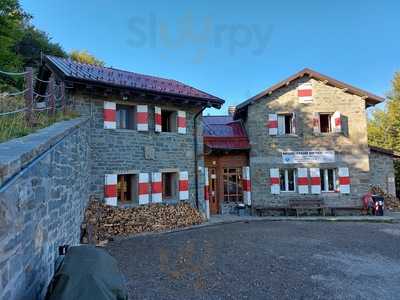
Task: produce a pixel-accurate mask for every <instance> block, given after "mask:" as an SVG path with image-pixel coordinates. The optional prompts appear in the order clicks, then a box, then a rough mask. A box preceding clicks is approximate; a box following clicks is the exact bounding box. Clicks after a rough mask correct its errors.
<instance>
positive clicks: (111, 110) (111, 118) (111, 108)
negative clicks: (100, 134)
mask: <svg viewBox="0 0 400 300" xmlns="http://www.w3.org/2000/svg"><path fill="white" fill-rule="evenodd" d="M116 109H117V105H116V104H115V102H109V101H104V111H103V116H104V129H116V128H117V122H116Z"/></svg>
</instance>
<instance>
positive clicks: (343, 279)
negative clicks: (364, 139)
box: [107, 221, 400, 299]
mask: <svg viewBox="0 0 400 300" xmlns="http://www.w3.org/2000/svg"><path fill="white" fill-rule="evenodd" d="M107 248H108V249H109V251H110V253H111V254H112V255H113V256H114V257H115V258H116V259H117V260H118V262H119V264H120V268H121V270H122V272H123V273H124V275H125V276H126V279H127V285H128V289H129V293H130V299H267V298H268V299H377V298H380V299H399V295H400V284H399V283H400V224H385V223H378V224H375V223H374V224H373V223H347V222H344V223H327V222H267V221H253V222H248V223H234V224H225V225H215V226H209V227H203V228H198V229H193V230H188V231H181V232H175V233H165V234H155V235H148V236H139V237H134V238H130V239H125V240H121V241H114V242H111V243H110V244H109V245H108V246H107Z"/></svg>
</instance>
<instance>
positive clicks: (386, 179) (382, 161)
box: [369, 150, 396, 196]
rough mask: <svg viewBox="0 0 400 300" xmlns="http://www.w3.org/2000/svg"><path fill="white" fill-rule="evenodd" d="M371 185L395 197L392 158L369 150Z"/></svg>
mask: <svg viewBox="0 0 400 300" xmlns="http://www.w3.org/2000/svg"><path fill="white" fill-rule="evenodd" d="M369 162H370V167H371V173H370V176H371V184H373V185H378V186H379V187H381V188H382V189H384V190H385V192H387V193H389V194H392V195H394V196H395V195H396V184H395V175H394V166H393V156H392V155H389V154H385V153H382V152H377V151H373V150H371V154H370V156H369Z"/></svg>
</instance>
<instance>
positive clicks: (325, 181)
mask: <svg viewBox="0 0 400 300" xmlns="http://www.w3.org/2000/svg"><path fill="white" fill-rule="evenodd" d="M336 172H337V171H336V169H321V170H320V176H321V191H323V192H334V191H336V187H337V185H338V184H337V182H336V178H337V176H336Z"/></svg>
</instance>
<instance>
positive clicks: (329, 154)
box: [282, 151, 335, 164]
mask: <svg viewBox="0 0 400 300" xmlns="http://www.w3.org/2000/svg"><path fill="white" fill-rule="evenodd" d="M282 162H283V163H284V164H305V163H331V162H335V151H287V152H282Z"/></svg>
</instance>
